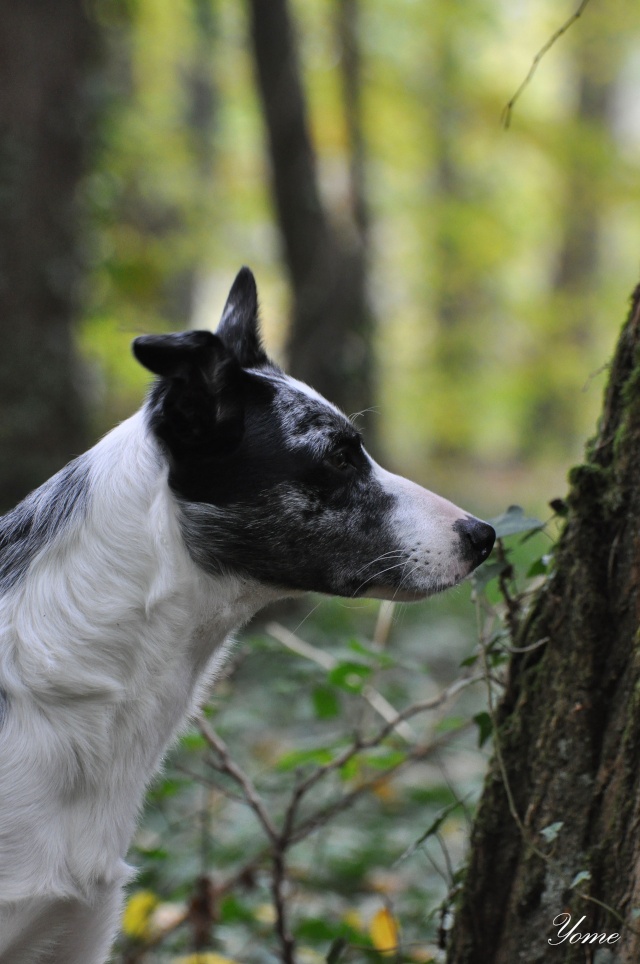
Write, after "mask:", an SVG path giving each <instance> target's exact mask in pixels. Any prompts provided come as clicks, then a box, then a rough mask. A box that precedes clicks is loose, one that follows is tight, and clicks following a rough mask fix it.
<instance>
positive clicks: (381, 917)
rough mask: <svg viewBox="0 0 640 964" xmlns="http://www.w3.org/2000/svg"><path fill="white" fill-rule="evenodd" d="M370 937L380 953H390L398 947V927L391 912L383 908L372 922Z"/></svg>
mask: <svg viewBox="0 0 640 964" xmlns="http://www.w3.org/2000/svg"><path fill="white" fill-rule="evenodd" d="M369 937H370V938H371V940H372V942H373V946H374V947H375V948H376V950H378V951H382V952H383V953H384V952H387V953H390V952H391V951H395V950H396V948H397V947H398V925H397V924H396V922H395V918H394V916H393V914H392V913H391V911H389V910H387V908H386V907H382V908H381V909H380V910H379V911H378V912H377V913H376V914H375V915H374V918H373V920H372V921H371V926H370V928H369Z"/></svg>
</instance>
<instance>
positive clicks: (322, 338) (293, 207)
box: [249, 0, 373, 432]
mask: <svg viewBox="0 0 640 964" xmlns="http://www.w3.org/2000/svg"><path fill="white" fill-rule="evenodd" d="M249 8H250V14H251V34H252V42H253V48H254V54H255V62H256V73H257V81H258V88H259V92H260V97H261V100H262V106H263V111H264V117H265V124H266V128H267V134H268V143H269V154H270V159H271V179H272V189H273V196H274V202H275V207H276V211H277V215H278V222H279V225H280V231H281V235H282V239H283V245H284V251H285V258H286V263H287V267H288V270H289V275H290V279H291V286H292V289H293V319H292V325H291V332H290V337H289V344H288V355H289V359H288V363H289V368H290V370H291V372H292V374H294V375H296V376H297V377H298V378H301V379H302V380H303V381H307V382H309V383H310V384H312V385H313V386H314V388H316V389H318V391H320V392H322V393H323V394H324V395H326V396H327V397H328V398H330V399H331V400H332V401H333V402H335V403H336V404H337V405H339V406H341V407H342V408H343V409H344V410H345V411H346V412H347V413H348V414H353V413H355V412H360V411H364V410H366V409H367V408H368V406H369V405H371V402H372V398H373V384H372V381H373V374H372V373H373V361H372V358H373V352H372V346H371V328H372V322H371V312H370V309H369V304H368V299H367V292H366V250H365V244H364V239H363V237H362V236H361V235H360V233H359V230H358V229H359V228H360V227H361V226H362V223H363V219H364V217H365V216H364V215H363V208H362V205H363V201H362V195H361V193H359V194H358V196H357V197H356V198H354V202H355V204H356V211H355V212H354V231H353V235H352V236H347V235H346V234H345V233H343V232H341V233H340V234H339V233H338V232H337V230H336V228H335V227H334V226H333V225H332V223H331V221H330V218H329V215H328V213H327V211H326V209H325V206H324V204H323V201H322V198H321V196H320V189H319V185H318V178H317V171H316V163H315V155H314V152H313V147H312V144H311V137H310V134H309V127H308V122H307V109H306V102H305V97H304V92H303V88H302V81H301V76H300V64H299V61H298V53H297V46H296V42H295V35H294V26H293V22H292V18H291V14H290V11H289V6H288V3H287V0H268V2H267V0H250V3H249ZM351 22H353V21H351ZM350 55H351V60H350V61H349V63H350V65H352V64H353V62H354V61H353V50H351V51H350ZM347 56H348V55H347ZM348 83H349V82H348V81H347V85H348ZM353 91H354V87H353V86H350V87H349V86H348V90H347V96H351V97H352V96H353ZM350 106H351V107H353V102H351V104H350ZM357 164H358V165H359V167H358V172H359V173H360V172H361V170H362V161H361V156H360V157H358V159H357ZM352 173H353V171H352ZM363 420H364V422H365V424H366V426H367V430H368V431H369V432H370V431H371V428H372V426H371V423H370V421H369V419H368V417H367V416H366V414H365V415H364V417H363Z"/></svg>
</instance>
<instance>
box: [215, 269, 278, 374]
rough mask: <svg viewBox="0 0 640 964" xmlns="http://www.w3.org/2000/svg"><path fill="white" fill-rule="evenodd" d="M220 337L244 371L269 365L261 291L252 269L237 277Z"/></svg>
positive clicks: (230, 294)
mask: <svg viewBox="0 0 640 964" xmlns="http://www.w3.org/2000/svg"><path fill="white" fill-rule="evenodd" d="M217 334H218V335H219V337H220V338H221V339H222V341H223V342H224V343H225V345H227V346H228V347H229V348H230V349H231V350H232V351H233V353H234V354H235V356H236V358H237V359H238V361H239V362H240V364H241V365H242V367H243V368H258V367H259V366H260V365H264V364H265V363H266V362H267V361H268V358H267V355H266V353H265V350H264V348H263V347H262V343H261V341H260V328H259V324H258V290H257V288H256V281H255V278H254V277H253V274H252V272H251V271H250V270H249V268H241V269H240V271H239V272H238V274H237V275H236V280H235V281H234V282H233V285H232V286H231V291H230V292H229V296H228V298H227V303H226V304H225V306H224V311H223V312H222V318H221V319H220V324H219V325H218V330H217Z"/></svg>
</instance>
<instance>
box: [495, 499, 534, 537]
mask: <svg viewBox="0 0 640 964" xmlns="http://www.w3.org/2000/svg"><path fill="white" fill-rule="evenodd" d="M488 521H489V522H490V524H491V525H492V526H493V528H494V529H495V530H496V536H497V537H498V539H502V538H504V536H514V535H518V533H520V532H535V531H537V530H539V529H544V522H541V521H540V519H534V518H533V517H532V516H526V515H525V514H524V509H523V508H522V506H520V505H510V506H509V508H508V509H507V511H506V512H503V513H502V515H499V516H496V518H495V519H489V520H488Z"/></svg>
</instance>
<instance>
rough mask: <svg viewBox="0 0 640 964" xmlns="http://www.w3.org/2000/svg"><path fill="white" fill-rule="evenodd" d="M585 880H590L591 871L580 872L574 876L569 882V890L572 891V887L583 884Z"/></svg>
mask: <svg viewBox="0 0 640 964" xmlns="http://www.w3.org/2000/svg"><path fill="white" fill-rule="evenodd" d="M586 880H591V871H590V870H580V871H579V872H578V873H577V874H576V875H575V877H574V878H573V880H572V881H571V883H570V884H569V888H570V890H573V888H574V887H577V886H578V884H582V883H584V882H585V881H586Z"/></svg>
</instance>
